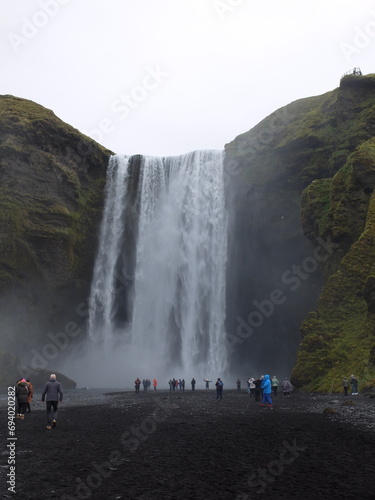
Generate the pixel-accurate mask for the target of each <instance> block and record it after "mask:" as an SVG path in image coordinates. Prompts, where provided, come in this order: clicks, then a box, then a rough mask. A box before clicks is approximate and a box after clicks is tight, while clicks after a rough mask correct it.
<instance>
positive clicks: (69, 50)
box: [0, 0, 375, 156]
mask: <svg viewBox="0 0 375 500" xmlns="http://www.w3.org/2000/svg"><path fill="white" fill-rule="evenodd" d="M0 5H2V6H3V9H2V16H1V20H0V29H1V32H2V35H3V36H2V41H1V54H2V60H3V65H4V67H6V68H7V71H6V72H3V75H2V78H1V82H0V93H1V94H12V95H17V96H19V97H24V98H28V99H31V100H33V101H36V102H38V103H40V104H42V105H44V106H46V107H48V108H50V109H52V110H53V111H54V112H55V113H56V114H57V116H59V117H60V118H62V119H63V120H64V121H66V122H67V123H70V124H71V125H73V126H74V127H76V128H78V129H79V130H80V131H82V132H84V133H86V134H87V135H89V136H91V137H93V138H94V139H95V140H96V141H98V142H99V143H100V144H102V145H104V146H106V147H107V148H109V149H110V150H112V151H114V152H115V153H124V154H137V153H140V154H149V155H158V156H164V155H173V154H181V153H186V152H188V151H192V150H195V149H206V148H210V149H222V148H223V146H224V144H225V143H227V142H228V141H230V140H232V139H233V138H234V137H235V136H237V135H238V134H241V133H243V132H245V131H247V130H249V129H250V128H251V127H252V126H254V125H255V124H256V123H258V122H259V121H260V120H261V119H263V118H264V117H265V116H267V115H268V114H270V113H271V112H273V111H274V110H275V109H277V108H279V107H281V106H284V105H286V104H288V103H289V102H291V101H293V100H296V99H299V98H302V97H307V96H311V95H317V94H322V93H324V92H327V91H328V90H331V89H333V88H335V87H337V86H338V84H339V79H340V77H341V75H342V74H343V73H344V72H346V71H348V70H350V69H352V68H353V67H355V66H360V67H361V69H362V71H363V72H364V73H369V72H371V71H372V70H373V44H374V29H373V25H374V21H375V17H374V12H373V3H372V2H371V1H370V0H361V1H357V2H353V1H352V0H331V1H330V2H327V1H324V0H317V1H315V2H313V3H304V2H299V1H297V0H285V1H283V2H279V1H277V0H271V1H269V2H267V3H264V4H263V3H261V2H253V1H248V0H179V1H178V2H176V1H174V0H159V1H158V2H155V1H154V0H139V1H137V2H133V1H130V0H111V2H104V1H102V0H90V1H89V0H81V1H79V2H74V1H69V0H64V1H63V0H49V1H47V0H32V1H30V0H19V1H17V2H10V3H9V2H6V0H1V1H0ZM156 131H157V133H155V132H156Z"/></svg>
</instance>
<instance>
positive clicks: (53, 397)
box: [42, 373, 63, 429]
mask: <svg viewBox="0 0 375 500" xmlns="http://www.w3.org/2000/svg"><path fill="white" fill-rule="evenodd" d="M44 400H46V408H47V429H52V427H56V425H57V408H58V404H59V401H60V403H61V402H62V400H63V390H62V387H61V384H60V382H58V381H57V380H56V375H55V374H54V373H52V374H51V376H50V378H49V381H48V382H47V383H46V385H45V386H44V389H43V392H42V401H44Z"/></svg>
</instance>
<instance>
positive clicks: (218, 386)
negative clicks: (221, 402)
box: [215, 378, 224, 399]
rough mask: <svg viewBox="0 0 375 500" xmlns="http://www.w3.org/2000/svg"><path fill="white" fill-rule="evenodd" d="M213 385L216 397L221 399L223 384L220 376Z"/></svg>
mask: <svg viewBox="0 0 375 500" xmlns="http://www.w3.org/2000/svg"><path fill="white" fill-rule="evenodd" d="M215 386H216V399H223V387H224V384H223V381H222V380H221V378H218V379H217V381H216V383H215Z"/></svg>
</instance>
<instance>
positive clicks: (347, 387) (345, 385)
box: [342, 377, 349, 396]
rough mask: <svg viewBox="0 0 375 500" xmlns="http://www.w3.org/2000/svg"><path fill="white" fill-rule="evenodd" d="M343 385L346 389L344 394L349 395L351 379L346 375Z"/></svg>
mask: <svg viewBox="0 0 375 500" xmlns="http://www.w3.org/2000/svg"><path fill="white" fill-rule="evenodd" d="M342 387H343V389H344V396H347V395H348V389H349V380H348V379H347V378H346V377H344V379H343V381H342Z"/></svg>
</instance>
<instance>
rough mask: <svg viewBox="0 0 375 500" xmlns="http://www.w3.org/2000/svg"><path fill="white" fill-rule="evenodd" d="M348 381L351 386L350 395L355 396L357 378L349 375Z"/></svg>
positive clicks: (356, 392)
mask: <svg viewBox="0 0 375 500" xmlns="http://www.w3.org/2000/svg"><path fill="white" fill-rule="evenodd" d="M350 383H351V386H352V396H356V395H357V394H358V380H357V378H356V377H355V376H354V375H350Z"/></svg>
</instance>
